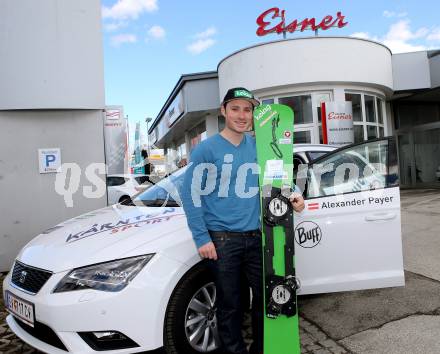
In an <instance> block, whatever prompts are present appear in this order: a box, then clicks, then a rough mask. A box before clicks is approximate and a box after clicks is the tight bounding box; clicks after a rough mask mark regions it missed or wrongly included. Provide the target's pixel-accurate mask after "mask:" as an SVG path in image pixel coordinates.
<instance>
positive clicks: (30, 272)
mask: <svg viewBox="0 0 440 354" xmlns="http://www.w3.org/2000/svg"><path fill="white" fill-rule="evenodd" d="M51 276H52V272H49V271H47V270H43V269H38V268H34V267H30V266H28V265H26V264H23V263H21V262H19V261H15V264H14V269H13V270H12V277H11V280H12V284H14V285H16V286H18V287H19V288H20V289H23V290H25V291H27V292H30V293H32V294H36V293H38V292H39V291H40V289H41V288H42V287H43V285H44V284H45V283H46V282H47V280H48V279H49V278H50V277H51Z"/></svg>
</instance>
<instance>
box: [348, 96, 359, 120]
mask: <svg viewBox="0 0 440 354" xmlns="http://www.w3.org/2000/svg"><path fill="white" fill-rule="evenodd" d="M345 100H346V101H351V105H352V107H353V121H355V122H362V103H361V95H360V94H357V93H346V94H345Z"/></svg>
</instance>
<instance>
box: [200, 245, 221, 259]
mask: <svg viewBox="0 0 440 354" xmlns="http://www.w3.org/2000/svg"><path fill="white" fill-rule="evenodd" d="M199 254H200V257H202V258H208V259H213V260H215V261H216V260H217V252H216V250H215V246H214V243H212V241H210V242H208V243H206V244H204V245H203V246H202V247H200V248H199Z"/></svg>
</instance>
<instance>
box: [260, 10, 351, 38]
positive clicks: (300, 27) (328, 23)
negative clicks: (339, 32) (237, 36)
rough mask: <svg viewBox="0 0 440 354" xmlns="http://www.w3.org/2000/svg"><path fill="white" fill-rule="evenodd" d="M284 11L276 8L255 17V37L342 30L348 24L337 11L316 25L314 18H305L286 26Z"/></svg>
mask: <svg viewBox="0 0 440 354" xmlns="http://www.w3.org/2000/svg"><path fill="white" fill-rule="evenodd" d="M285 12H286V11H285V10H280V9H279V8H278V7H272V8H271V9H269V10H266V11H264V12H263V13H262V14H261V15H260V16H258V17H257V25H258V29H257V35H259V36H264V35H266V34H268V33H272V32H276V33H278V34H280V33H285V32H290V33H292V32H295V31H301V32H303V31H305V30H307V29H311V30H313V31H316V30H318V29H321V30H327V29H329V28H330V27H338V28H342V27H344V26H346V25H347V24H348V22H344V19H345V16H344V15H342V13H341V12H340V11H339V12H338V13H336V17H333V16H330V15H327V16H325V17H324V18H323V19H322V21H321V22H319V23H318V24H316V19H315V18H313V17H312V18H305V19H304V20H302V21H300V22H299V21H298V20H293V21H292V22H291V23H289V24H288V25H286V23H285V17H284V14H285ZM276 18H279V20H278V23H275V22H276V21H273V20H275V19H276Z"/></svg>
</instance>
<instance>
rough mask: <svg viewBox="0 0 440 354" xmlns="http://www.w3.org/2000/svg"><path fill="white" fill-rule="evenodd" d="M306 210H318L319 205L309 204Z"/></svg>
mask: <svg viewBox="0 0 440 354" xmlns="http://www.w3.org/2000/svg"><path fill="white" fill-rule="evenodd" d="M307 209H308V210H318V209H319V203H309V204H308V205H307Z"/></svg>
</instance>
